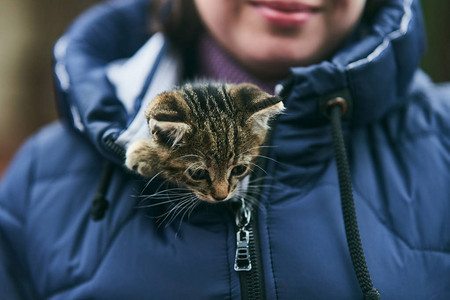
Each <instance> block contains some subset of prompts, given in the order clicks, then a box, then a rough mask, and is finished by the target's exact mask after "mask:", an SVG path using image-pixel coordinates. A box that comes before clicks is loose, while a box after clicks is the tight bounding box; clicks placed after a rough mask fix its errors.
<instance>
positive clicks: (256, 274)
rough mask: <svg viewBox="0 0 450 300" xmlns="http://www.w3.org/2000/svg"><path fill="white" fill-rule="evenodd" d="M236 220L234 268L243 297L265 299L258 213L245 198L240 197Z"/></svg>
mask: <svg viewBox="0 0 450 300" xmlns="http://www.w3.org/2000/svg"><path fill="white" fill-rule="evenodd" d="M235 222H236V255H235V262H234V270H235V271H236V272H238V274H239V281H240V284H241V296H242V299H245V300H262V299H265V288H264V277H263V270H262V263H261V261H260V259H261V250H260V248H259V233H258V229H257V228H258V226H257V214H256V213H253V210H252V207H251V206H250V205H248V204H247V203H246V201H245V200H244V199H243V198H241V199H240V202H239V206H238V208H237V209H236V210H235Z"/></svg>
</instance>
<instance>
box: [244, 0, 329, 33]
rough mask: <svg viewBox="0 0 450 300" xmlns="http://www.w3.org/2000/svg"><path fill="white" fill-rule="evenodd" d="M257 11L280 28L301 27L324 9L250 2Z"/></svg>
mask: <svg viewBox="0 0 450 300" xmlns="http://www.w3.org/2000/svg"><path fill="white" fill-rule="evenodd" d="M250 4H251V5H252V6H253V7H254V8H255V9H256V11H257V12H258V13H259V14H260V15H261V16H262V17H263V18H264V19H266V20H267V21H268V22H269V23H271V24H273V25H275V26H279V27H299V26H301V25H303V24H305V23H306V22H307V21H308V20H309V19H311V17H313V16H314V15H315V14H317V13H319V12H320V11H321V10H322V9H321V8H320V7H319V6H312V5H307V4H303V3H300V2H292V1H289V2H288V1H250Z"/></svg>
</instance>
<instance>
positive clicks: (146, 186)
mask: <svg viewBox="0 0 450 300" xmlns="http://www.w3.org/2000/svg"><path fill="white" fill-rule="evenodd" d="M161 173H162V171H160V172H158V173H156V174H155V175H153V176H152V178H150V180H149V181H148V182H147V183H146V184H145V186H144V188H143V189H142V192H141V195H142V193H143V192H144V191H145V190H146V189H147V188H148V186H149V185H150V183H152V182H153V180H155V178H156V177H158V176H159V175H161Z"/></svg>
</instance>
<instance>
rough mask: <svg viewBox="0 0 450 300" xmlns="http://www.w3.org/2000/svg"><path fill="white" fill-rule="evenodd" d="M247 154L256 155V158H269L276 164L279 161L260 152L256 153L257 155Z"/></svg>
mask: <svg viewBox="0 0 450 300" xmlns="http://www.w3.org/2000/svg"><path fill="white" fill-rule="evenodd" d="M249 156H250V157H257V158H264V159H268V160H271V161H273V162H276V163H277V164H279V163H280V162H279V161H277V160H276V159H274V158H272V157H268V156H265V155H261V154H258V155H249Z"/></svg>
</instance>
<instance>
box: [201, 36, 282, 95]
mask: <svg viewBox="0 0 450 300" xmlns="http://www.w3.org/2000/svg"><path fill="white" fill-rule="evenodd" d="M197 61H198V64H199V65H198V73H197V75H198V77H200V78H207V79H212V80H223V81H226V82H229V83H242V82H248V83H253V84H255V85H257V86H258V87H260V88H261V89H262V90H264V91H266V92H268V93H271V94H273V93H274V89H275V85H276V84H277V83H278V82H279V81H278V80H266V79H262V78H258V77H257V76H256V75H254V74H252V73H250V72H249V71H247V70H246V69H245V68H244V67H243V66H242V65H241V64H239V63H238V62H237V61H236V60H235V59H234V58H233V57H231V56H230V55H229V54H228V53H227V52H226V51H225V50H224V49H223V48H222V47H221V46H220V45H219V44H218V43H217V42H216V41H215V40H214V39H213V38H212V37H211V36H210V35H209V34H204V35H203V36H202V37H201V38H200V41H199V46H198V60H197Z"/></svg>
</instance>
